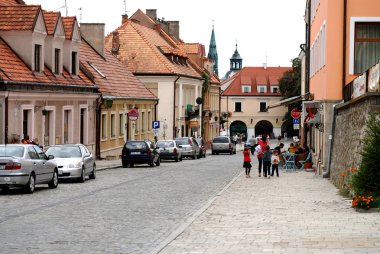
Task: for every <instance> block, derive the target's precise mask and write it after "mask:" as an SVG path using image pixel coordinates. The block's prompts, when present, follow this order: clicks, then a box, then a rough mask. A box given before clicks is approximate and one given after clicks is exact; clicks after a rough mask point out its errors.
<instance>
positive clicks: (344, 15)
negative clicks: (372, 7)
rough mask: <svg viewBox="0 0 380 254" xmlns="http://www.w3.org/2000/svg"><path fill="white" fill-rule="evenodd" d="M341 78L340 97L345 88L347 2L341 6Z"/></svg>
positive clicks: (345, 0)
mask: <svg viewBox="0 0 380 254" xmlns="http://www.w3.org/2000/svg"><path fill="white" fill-rule="evenodd" d="M343 5H344V6H343V66H342V67H343V72H342V73H343V77H342V83H343V84H342V95H344V87H345V86H346V62H347V59H346V40H347V22H346V21H347V0H344V4H343Z"/></svg>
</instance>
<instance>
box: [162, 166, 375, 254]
mask: <svg viewBox="0 0 380 254" xmlns="http://www.w3.org/2000/svg"><path fill="white" fill-rule="evenodd" d="M254 161H255V163H254V166H253V169H255V170H254V171H253V172H254V173H253V174H252V175H253V177H251V178H246V177H245V174H243V173H242V174H241V175H240V176H239V177H238V178H236V181H234V182H233V183H232V184H231V186H230V187H229V188H227V189H226V190H225V191H224V192H223V193H221V194H220V195H219V196H218V197H217V198H216V199H215V200H214V202H212V204H211V205H210V207H209V208H208V209H207V210H206V211H205V212H203V213H202V214H201V215H200V216H199V217H198V218H197V219H196V220H195V221H194V222H193V223H192V224H191V225H190V226H189V227H188V228H186V230H184V232H183V233H182V234H180V235H179V236H178V237H177V238H176V239H175V240H174V241H172V242H171V243H170V244H168V245H167V246H166V247H165V248H164V249H163V250H162V251H161V252H160V254H174V253H175V254H182V253H192V254H201V253H212V254H219V253H231V254H235V253H239V254H244V253H380V213H379V212H374V213H371V212H370V213H359V212H356V211H355V210H354V209H353V208H351V200H348V199H345V198H343V197H342V196H340V195H339V194H338V191H337V189H336V188H335V187H334V186H333V185H332V184H331V183H330V181H329V180H327V179H323V178H321V177H319V176H315V175H314V173H308V172H289V173H282V172H280V177H279V178H277V177H272V178H271V179H264V178H263V177H261V178H259V177H258V176H257V170H256V168H257V163H256V161H257V160H256V159H255V160H254Z"/></svg>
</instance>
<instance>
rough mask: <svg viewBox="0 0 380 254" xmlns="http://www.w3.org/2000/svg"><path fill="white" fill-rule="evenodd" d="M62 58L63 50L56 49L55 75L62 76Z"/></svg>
mask: <svg viewBox="0 0 380 254" xmlns="http://www.w3.org/2000/svg"><path fill="white" fill-rule="evenodd" d="M60 56H61V50H60V49H54V73H55V74H57V75H59V74H60V62H61V61H60Z"/></svg>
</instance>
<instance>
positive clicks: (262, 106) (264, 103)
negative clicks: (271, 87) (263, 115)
mask: <svg viewBox="0 0 380 254" xmlns="http://www.w3.org/2000/svg"><path fill="white" fill-rule="evenodd" d="M266 108H267V103H266V102H260V112H266V111H267V110H266Z"/></svg>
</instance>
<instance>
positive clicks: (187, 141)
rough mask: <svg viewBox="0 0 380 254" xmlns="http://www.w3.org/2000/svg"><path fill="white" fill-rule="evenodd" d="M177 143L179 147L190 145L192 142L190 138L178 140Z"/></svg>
mask: <svg viewBox="0 0 380 254" xmlns="http://www.w3.org/2000/svg"><path fill="white" fill-rule="evenodd" d="M175 141H177V144H178V145H190V144H191V143H190V142H191V141H190V140H189V139H188V138H177V139H176V140H175Z"/></svg>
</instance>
